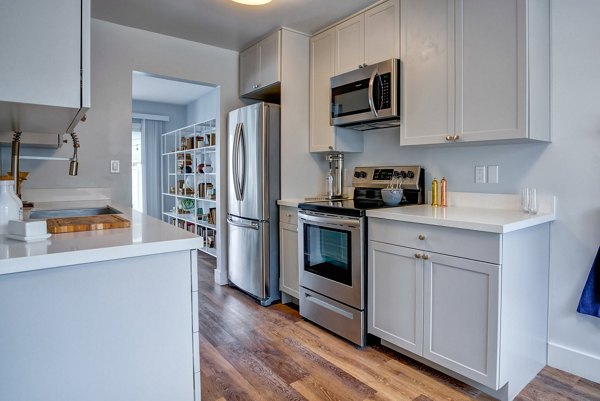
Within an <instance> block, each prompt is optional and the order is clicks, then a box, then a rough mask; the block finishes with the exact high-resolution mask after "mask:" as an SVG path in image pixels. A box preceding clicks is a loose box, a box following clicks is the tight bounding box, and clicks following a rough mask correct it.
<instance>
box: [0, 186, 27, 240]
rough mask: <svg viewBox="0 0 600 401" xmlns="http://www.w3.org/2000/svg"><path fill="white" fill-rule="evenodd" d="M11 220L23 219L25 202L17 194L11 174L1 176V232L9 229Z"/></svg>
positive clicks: (3, 232) (4, 232)
mask: <svg viewBox="0 0 600 401" xmlns="http://www.w3.org/2000/svg"><path fill="white" fill-rule="evenodd" d="M9 220H23V202H21V199H19V197H18V196H17V194H15V186H14V180H13V177H12V176H11V175H3V176H1V177H0V234H6V233H7V231H8V221H9Z"/></svg>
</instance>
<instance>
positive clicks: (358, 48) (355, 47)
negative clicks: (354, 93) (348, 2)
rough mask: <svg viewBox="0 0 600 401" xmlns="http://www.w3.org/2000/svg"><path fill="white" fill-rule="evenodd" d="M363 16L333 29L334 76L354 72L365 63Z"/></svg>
mask: <svg viewBox="0 0 600 401" xmlns="http://www.w3.org/2000/svg"><path fill="white" fill-rule="evenodd" d="M364 17H365V16H364V14H360V15H357V16H356V17H354V18H350V19H349V20H348V21H345V22H342V23H341V24H339V25H337V26H336V27H335V45H336V46H335V75H338V74H342V73H344V72H348V71H352V70H356V69H357V68H359V67H360V66H362V65H363V63H364V62H365V53H364V49H365V33H364V32H365V28H364V26H365V18H364Z"/></svg>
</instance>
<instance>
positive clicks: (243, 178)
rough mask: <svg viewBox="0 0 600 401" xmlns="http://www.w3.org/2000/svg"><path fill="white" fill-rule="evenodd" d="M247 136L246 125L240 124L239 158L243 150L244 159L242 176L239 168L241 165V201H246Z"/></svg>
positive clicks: (239, 183)
mask: <svg viewBox="0 0 600 401" xmlns="http://www.w3.org/2000/svg"><path fill="white" fill-rule="evenodd" d="M245 136H246V135H245V134H244V123H240V139H239V141H238V156H239V151H240V148H241V151H242V152H241V158H242V163H241V168H242V172H241V174H240V172H239V168H240V165H238V185H239V189H238V191H239V193H240V199H239V200H241V201H242V200H244V189H245V187H246V139H245Z"/></svg>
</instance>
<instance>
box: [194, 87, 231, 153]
mask: <svg viewBox="0 0 600 401" xmlns="http://www.w3.org/2000/svg"><path fill="white" fill-rule="evenodd" d="M218 106H219V89H218V88H215V89H212V90H211V91H210V92H208V93H206V94H205V95H203V96H202V97H200V98H198V99H196V100H195V101H193V102H192V103H190V104H188V105H187V106H186V112H187V125H192V124H196V123H201V122H204V121H207V120H211V119H213V118H216V117H217V113H218ZM225 111H226V112H229V111H230V110H225ZM224 138H226V137H224ZM222 143H225V142H222Z"/></svg>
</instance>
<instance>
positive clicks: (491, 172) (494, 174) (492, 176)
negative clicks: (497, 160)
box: [487, 166, 499, 184]
mask: <svg viewBox="0 0 600 401" xmlns="http://www.w3.org/2000/svg"><path fill="white" fill-rule="evenodd" d="M487 173H488V174H487V179H488V180H487V181H488V183H490V184H497V183H498V178H499V177H498V173H499V168H498V166H487Z"/></svg>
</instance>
